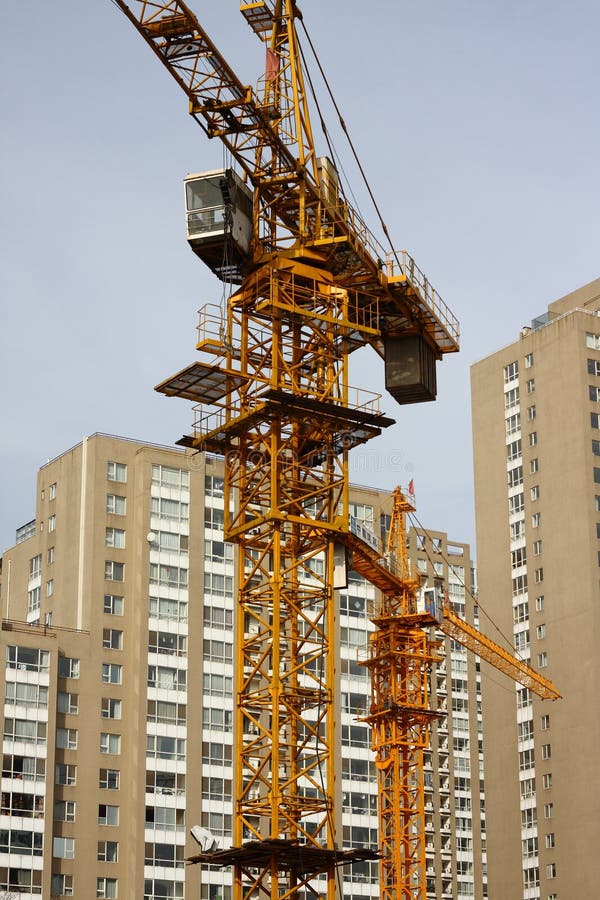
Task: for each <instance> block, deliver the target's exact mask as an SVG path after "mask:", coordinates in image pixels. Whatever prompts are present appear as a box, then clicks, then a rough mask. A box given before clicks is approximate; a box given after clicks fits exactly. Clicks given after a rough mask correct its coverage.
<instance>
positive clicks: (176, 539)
mask: <svg viewBox="0 0 600 900" xmlns="http://www.w3.org/2000/svg"><path fill="white" fill-rule="evenodd" d="M153 534H154V540H153V541H152V543H151V545H150V549H151V550H163V551H165V552H166V553H187V552H188V544H189V538H188V536H187V534H175V532H173V531H155V532H153ZM210 543H211V542H210V541H205V542H204V558H205V559H206V546H207V544H210ZM227 546H229V547H232V545H231V544H228V545H227ZM231 558H232V559H233V551H232V556H231ZM215 562H223V560H222V559H221V560H215Z"/></svg>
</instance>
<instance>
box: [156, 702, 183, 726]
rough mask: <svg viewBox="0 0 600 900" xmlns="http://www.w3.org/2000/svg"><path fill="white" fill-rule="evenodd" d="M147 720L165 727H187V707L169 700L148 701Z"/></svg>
mask: <svg viewBox="0 0 600 900" xmlns="http://www.w3.org/2000/svg"><path fill="white" fill-rule="evenodd" d="M146 718H147V721H148V722H160V723H162V724H164V725H185V722H186V705H185V703H172V702H170V701H168V700H148V706H147V711H146Z"/></svg>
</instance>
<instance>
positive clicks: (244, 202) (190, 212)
mask: <svg viewBox="0 0 600 900" xmlns="http://www.w3.org/2000/svg"><path fill="white" fill-rule="evenodd" d="M184 190H185V217H186V237H187V239H188V243H189V245H190V247H191V248H192V250H193V251H194V253H195V254H196V255H197V256H199V257H200V259H201V260H202V262H204V263H206V265H207V266H208V267H209V269H211V271H212V272H214V273H215V275H216V276H217V277H218V278H220V279H221V281H227V282H231V283H233V284H240V283H241V280H242V267H243V264H244V262H245V261H246V260H247V259H248V256H249V254H250V242H251V239H252V191H251V189H250V188H249V187H248V185H247V184H245V183H244V182H243V181H242V179H241V178H240V177H239V176H238V175H237V174H236V173H235V172H234V171H233V169H217V170H213V171H211V172H200V173H198V174H195V175H188V176H187V177H186V178H185V179H184Z"/></svg>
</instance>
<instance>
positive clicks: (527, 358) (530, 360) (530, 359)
mask: <svg viewBox="0 0 600 900" xmlns="http://www.w3.org/2000/svg"><path fill="white" fill-rule="evenodd" d="M532 365H533V353H528V354H527V355H526V356H525V368H526V369H530V368H531V367H532Z"/></svg>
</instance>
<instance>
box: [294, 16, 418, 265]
mask: <svg viewBox="0 0 600 900" xmlns="http://www.w3.org/2000/svg"><path fill="white" fill-rule="evenodd" d="M300 23H301V25H302V30H303V31H304V34H305V36H306V40H307V41H308V44H309V46H310V49H311V51H312V54H313V56H314V59H315V62H316V64H317V66H318V69H319V72H320V73H321V77H322V79H323V83H324V84H325V87H326V88H327V93H328V94H329V98H330V100H331V102H332V104H333V108H334V109H335V111H336V113H337V117H338V120H339V123H340V127H341V129H342V131H343V132H344V134H345V135H346V138H347V140H348V145H349V147H350V150H351V151H352V155H353V157H354V160H355V162H356V165H357V166H358V170H359V172H360V175H361V177H362V180H363V182H364V185H365V187H366V189H367V192H368V194H369V197H370V198H371V202H372V203H373V208H374V209H375V212H376V213H377V218H378V219H379V224H380V225H381V229H382V231H383V233H384V235H385V237H386V239H387V241H388V244H389V247H390V251H391V253H392V254H393V256H394V259H395V260H396V262H397V263H398V266H399V268H400V271H402V264H401V262H400V259H399V257H398V254H397V252H396V250H395V249H394V246H393V244H392V240H391V238H390V234H389V231H388V228H387V225H386V223H385V219H384V218H383V215H382V213H381V210H380V208H379V205H378V203H377V200H376V199H375V195H374V193H373V190H372V188H371V185H370V183H369V180H368V178H367V175H366V173H365V170H364V168H363V165H362V163H361V161H360V157H359V156H358V153H357V151H356V148H355V146H354V143H353V141H352V138H351V137H350V132H349V131H348V127H347V125H346V122H345V120H344V117H343V116H342V113H341V110H340V108H339V106H338V104H337V101H336V99H335V96H334V94H333V91H332V89H331V86H330V84H329V81H328V80H327V76H326V74H325V70H324V69H323V66H322V65H321V61H320V59H319V56H318V54H317V51H316V49H315V46H314V44H313V42H312V40H311V37H310V35H309V33H308V31H307V28H306V25H305V24H304V20H303V19H302V18H301V19H300ZM300 54H301V56H302V61H303V62H304V70H305V72H306V75H307V78H308V81H309V84H310V87H311V91H312V94H313V99H314V101H315V104H316V105H317V111H318V113H319V119H320V122H321V128H322V129H323V133H324V134H325V137H326V139H327V145H328V146H329V145H330V144H329V138H328V132H327V127H326V125H325V120H324V119H323V116H322V114H321V110H320V108H319V104H318V101H317V99H316V94H315V90H314V86H313V84H312V80H311V78H310V75H309V74H308V67H307V65H306V59H305V56H304V53H303V52H302V48H300Z"/></svg>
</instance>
